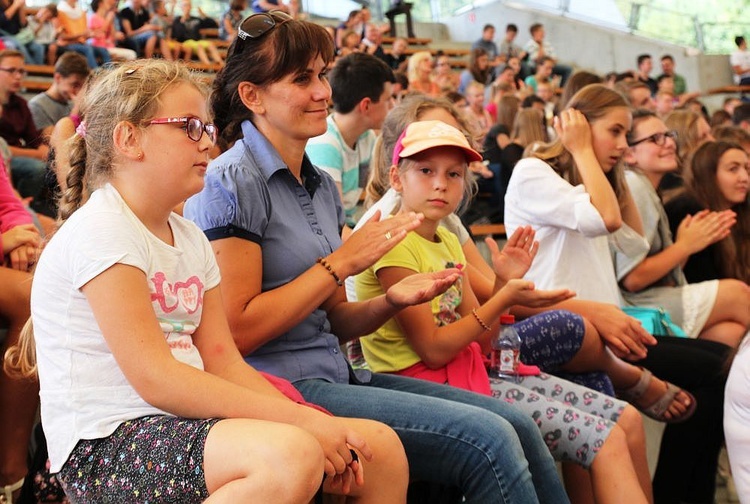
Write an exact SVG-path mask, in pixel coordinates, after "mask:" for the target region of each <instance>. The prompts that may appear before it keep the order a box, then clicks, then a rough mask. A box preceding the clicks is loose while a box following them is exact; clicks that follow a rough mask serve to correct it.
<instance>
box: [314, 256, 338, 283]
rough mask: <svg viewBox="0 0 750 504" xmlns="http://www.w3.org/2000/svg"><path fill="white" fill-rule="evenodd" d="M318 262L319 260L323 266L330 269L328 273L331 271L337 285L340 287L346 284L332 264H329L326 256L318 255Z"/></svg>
mask: <svg viewBox="0 0 750 504" xmlns="http://www.w3.org/2000/svg"><path fill="white" fill-rule="evenodd" d="M317 262H318V264H320V265H321V266H323V267H324V268H325V269H327V270H328V273H330V274H331V276H332V277H333V279H334V280H336V285H338V286H339V287H341V286H342V285H344V281H343V280H341V278H340V277H339V276H338V275H337V274H336V272H335V271H333V268H332V267H331V265H330V264H328V261H326V260H325V258H323V257H318V261H317Z"/></svg>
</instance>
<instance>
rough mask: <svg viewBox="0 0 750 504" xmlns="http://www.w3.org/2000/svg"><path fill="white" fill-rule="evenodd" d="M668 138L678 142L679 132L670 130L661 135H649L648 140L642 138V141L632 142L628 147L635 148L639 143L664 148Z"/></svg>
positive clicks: (660, 133)
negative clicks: (653, 144)
mask: <svg viewBox="0 0 750 504" xmlns="http://www.w3.org/2000/svg"><path fill="white" fill-rule="evenodd" d="M667 138H671V139H672V140H674V141H675V142H677V132H676V131H675V130H669V131H662V132H659V133H654V134H653V135H649V136H647V137H646V138H641V139H640V140H635V141H633V142H630V143H628V146H630V147H635V146H636V145H638V144H639V143H643V142H652V143H655V144H656V145H658V146H659V147H663V146H664V144H665V143H666V141H667Z"/></svg>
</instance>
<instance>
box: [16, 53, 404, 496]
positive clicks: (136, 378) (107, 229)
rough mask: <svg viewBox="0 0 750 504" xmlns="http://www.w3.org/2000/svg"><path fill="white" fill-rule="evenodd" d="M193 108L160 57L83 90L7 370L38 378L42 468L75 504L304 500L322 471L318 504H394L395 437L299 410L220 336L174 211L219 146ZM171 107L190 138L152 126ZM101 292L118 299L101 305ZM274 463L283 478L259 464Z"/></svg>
mask: <svg viewBox="0 0 750 504" xmlns="http://www.w3.org/2000/svg"><path fill="white" fill-rule="evenodd" d="M206 98H207V96H206V93H205V91H204V88H203V86H202V84H201V82H200V80H199V79H198V78H197V77H195V76H193V75H191V74H190V73H189V72H188V71H187V70H186V69H185V68H184V67H181V66H176V65H175V64H173V63H169V62H164V61H158V60H144V61H139V62H137V63H135V64H130V65H129V64H125V65H123V66H122V67H119V68H117V69H116V70H113V71H112V72H110V73H108V74H107V75H104V76H102V77H101V78H100V79H99V80H98V81H97V82H96V84H95V85H94V87H93V88H92V89H91V90H89V92H88V94H87V95H86V100H87V101H88V102H89V103H88V104H87V106H86V110H87V111H88V113H87V115H86V122H87V131H86V134H85V135H79V136H77V137H76V143H77V145H76V148H75V149H73V151H72V152H73V155H72V159H71V165H72V166H74V167H75V168H74V170H75V171H76V172H84V173H76V174H77V175H78V176H77V177H76V181H77V182H76V184H75V185H71V186H70V187H68V190H67V191H66V194H65V196H64V197H63V202H62V205H61V214H60V218H61V220H62V221H64V224H63V225H62V226H61V228H60V229H59V230H58V231H57V232H56V233H55V235H54V237H53V238H52V239H51V240H50V242H49V243H48V244H47V246H46V247H45V250H44V253H43V254H42V257H41V262H40V265H39V267H38V268H37V270H36V272H35V276H34V285H33V289H32V295H31V311H32V319H33V328H34V329H33V332H34V334H33V337H32V333H31V330H30V328H29V330H27V331H26V332H25V333H24V335H23V337H22V341H21V345H20V360H16V365H17V366H18V367H19V368H20V370H21V371H23V372H25V373H26V374H33V373H34V371H35V370H36V367H37V366H38V373H39V381H40V384H41V394H40V395H41V397H42V398H43V402H42V422H43V424H44V426H45V435H46V439H47V444H48V447H49V454H50V465H51V467H50V470H51V471H52V473H56V474H57V478H58V479H59V480H60V481H61V482H62V484H63V486H64V488H65V491H66V493H67V495H68V496H69V498H70V499H71V500H72V501H76V502H110V501H111V502H128V501H131V500H132V499H133V497H134V496H137V495H141V496H152V495H155V496H157V497H158V495H165V496H166V495H169V499H171V500H178V501H179V502H185V503H198V502H203V501H205V500H206V499H208V498H209V496H210V497H212V498H214V499H220V500H221V499H224V498H226V499H228V500H230V501H237V502H239V501H246V500H253V501H259V502H271V501H285V502H309V501H310V500H311V499H312V498H313V497H314V495H315V494H316V492H317V491H318V488H319V487H320V486H321V483H320V482H321V473H325V474H326V476H327V478H326V481H325V482H324V483H323V484H322V491H324V492H326V493H330V492H333V493H338V494H342V493H343V494H346V493H349V492H351V495H352V496H359V497H360V498H361V499H362V500H363V501H365V502H367V501H370V502H374V501H375V500H377V498H378V497H373V496H374V495H379V496H381V497H382V495H383V492H386V494H387V500H389V501H394V502H405V494H406V483H407V475H406V460H405V457H404V455H403V451H402V450H401V448H400V445H399V442H398V439H397V437H396V436H395V435H394V433H393V432H392V431H390V430H389V429H387V428H386V427H385V426H384V425H382V424H375V423H373V422H363V421H359V420H347V419H342V418H333V417H332V416H330V415H329V414H327V412H325V411H321V410H320V409H319V408H316V407H314V406H313V405H310V404H305V403H304V401H303V400H302V399H301V397H300V396H299V394H298V393H296V392H295V391H294V390H293V388H292V387H291V385H290V384H289V383H284V382H283V380H279V379H277V378H274V377H268V378H266V377H264V376H263V375H262V374H259V373H257V372H256V371H255V370H254V369H252V368H251V367H250V366H248V365H247V364H246V363H245V362H243V360H242V357H241V356H240V354H239V352H238V351H237V348H236V347H235V345H234V343H233V341H232V337H231V333H230V331H229V327H228V325H227V322H226V319H225V318H224V314H223V312H222V302H221V298H220V291H219V289H220V286H219V273H218V268H217V267H216V262H215V259H214V257H213V255H212V252H211V249H210V245H209V244H208V241H207V240H206V239H205V237H203V236H202V234H201V233H200V231H199V230H198V229H197V228H196V227H195V226H193V225H192V224H191V223H189V222H187V221H185V220H184V219H182V218H181V217H179V216H178V215H176V214H174V213H173V212H172V209H173V208H174V207H175V206H176V205H177V204H178V203H179V202H181V201H183V200H184V199H185V198H186V197H187V196H189V195H190V194H191V193H194V192H196V191H198V190H200V188H201V187H202V186H203V175H204V173H203V172H204V170H205V165H206V162H207V160H208V152H209V150H210V148H211V146H212V145H213V143H214V142H215V140H216V134H217V130H216V127H215V126H214V125H213V124H211V123H206V124H204V123H203V122H201V121H208V117H209V115H208V111H207V100H206ZM144 104H145V106H144ZM185 113H188V114H189V115H190V120H191V121H192V120H193V119H195V120H196V121H199V122H198V123H197V124H196V126H198V128H197V131H196V130H195V129H194V128H192V126H189V127H188V128H187V129H181V128H174V127H172V125H171V124H170V125H169V126H164V125H165V124H167V122H166V121H167V120H168V119H171V118H173V117H174V116H176V115H180V114H185ZM182 120H183V121H184V120H186V119H185V118H182ZM149 121H150V123H149ZM141 124H147V125H150V126H152V127H146V128H141V127H139V126H136V125H141ZM136 130H138V131H137V133H136ZM170 149H171V150H170ZM180 165H182V166H180ZM175 169H178V170H179V173H180V175H178V176H176V177H174V178H173V179H172V180H170V177H169V174H172V175H174V174H175ZM88 170H93V171H94V173H90V174H86V173H85V172H86V171H88ZM84 177H85V180H86V188H85V189H84V187H83V184H84V182H83V181H84ZM88 191H92V193H91V195H90V197H88V198H87V197H86V196H85V193H86V192H88ZM157 202H158V203H157ZM114 230H116V232H114ZM113 232H114V234H113ZM115 235H116V237H115ZM144 245H145V246H144ZM185 282H187V283H185ZM181 284H182V285H191V284H192V286H193V287H194V292H193V295H181V294H180V293H179V289H180V287H179V286H180V285H181ZM112 292H122V293H123V295H122V296H118V299H117V302H114V303H113V298H112V297H111V295H110V294H111V293H112ZM52 293H54V295H53V294H52ZM173 301H174V303H173ZM127 319H129V322H128V323H126V322H125V320H127ZM133 331H135V333H137V334H138V335H139V336H138V337H139V342H140V344H139V349H138V351H137V352H134V351H132V345H131V343H132V341H131V337H132V334H133ZM63 334H64V335H67V336H66V337H65V338H62V337H60V335H63ZM34 340H35V341H34ZM35 343H36V352H34V348H33V345H34V344H35ZM81 359H84V360H86V365H85V366H77V365H76V362H80V361H81ZM11 362H13V359H11ZM144 363H146V364H147V365H146V366H143V364H144ZM150 375H153V376H150ZM170 377H171V378H174V379H173V380H171V379H168V378H170ZM165 378H167V379H165ZM196 390H201V391H203V392H202V393H199V394H196ZM79 396H80V397H79ZM71 397H79V399H78V400H76V401H71V400H70V398H71ZM290 399H291V400H290ZM380 443H383V444H382V446H379V445H380ZM354 450H356V451H354ZM378 452H380V453H379V455H380V456H379V457H378ZM300 455H301V456H300ZM295 457H299V458H300V460H293V459H294V458H295ZM373 457H376V458H373ZM92 460H95V462H94V463H92ZM146 462H149V464H147V463H146ZM279 464H282V465H284V467H285V471H284V474H283V475H280V474H279V472H278V471H277V470H275V469H270V470H269V468H272V467H278V465H279ZM365 465H366V466H367V467H368V473H367V484H365V482H364V475H363V472H362V469H363V466H365ZM157 473H158V474H157ZM128 474H131V475H130V476H127V475H128ZM164 474H169V477H163V476H164ZM287 478H291V481H284V480H285V479H287ZM378 480H380V482H378ZM97 481H107V482H112V484H106V485H101V484H96V482H97Z"/></svg>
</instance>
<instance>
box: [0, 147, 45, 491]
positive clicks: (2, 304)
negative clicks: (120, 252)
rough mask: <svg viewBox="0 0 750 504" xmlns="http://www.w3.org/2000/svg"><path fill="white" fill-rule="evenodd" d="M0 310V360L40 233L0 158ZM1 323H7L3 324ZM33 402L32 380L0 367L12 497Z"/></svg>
mask: <svg viewBox="0 0 750 504" xmlns="http://www.w3.org/2000/svg"><path fill="white" fill-rule="evenodd" d="M0 241H1V242H2V247H1V248H0V282H2V286H3V287H2V289H0V316H2V319H3V328H5V329H7V334H6V335H5V338H4V339H3V338H0V360H1V359H2V356H4V355H5V352H6V350H8V349H9V348H12V347H14V346H15V345H16V344H17V343H18V340H19V335H20V333H21V328H22V327H23V326H24V324H25V323H26V321H27V320H28V318H29V295H30V293H31V273H29V271H30V270H31V269H32V267H33V266H34V264H35V263H36V259H37V254H38V251H39V247H40V246H41V243H42V238H41V236H40V235H39V232H38V231H37V229H36V228H35V227H34V224H33V223H32V218H31V215H30V214H29V212H28V211H27V210H26V208H24V205H23V203H22V202H21V200H19V199H18V197H17V196H16V195H15V193H14V191H13V187H12V186H11V184H10V180H9V179H8V172H7V169H6V167H5V164H4V163H2V162H1V161H0ZM6 324H7V325H6ZM38 405H39V384H38V382H37V381H36V380H33V379H25V378H23V377H19V376H16V375H15V374H13V373H12V372H11V370H10V369H8V368H7V367H6V366H2V368H0V444H2V446H3V449H2V450H0V498H4V500H5V502H15V501H16V500H17V499H18V498H19V496H20V492H21V486H22V485H23V482H24V477H25V476H26V472H27V470H28V469H27V458H28V452H29V440H30V439H31V431H32V428H33V425H34V422H35V419H36V412H37V407H38Z"/></svg>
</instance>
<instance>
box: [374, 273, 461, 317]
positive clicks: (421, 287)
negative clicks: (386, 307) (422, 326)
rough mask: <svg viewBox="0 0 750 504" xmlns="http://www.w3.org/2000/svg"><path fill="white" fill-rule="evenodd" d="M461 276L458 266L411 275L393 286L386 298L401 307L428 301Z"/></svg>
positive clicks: (445, 289)
mask: <svg viewBox="0 0 750 504" xmlns="http://www.w3.org/2000/svg"><path fill="white" fill-rule="evenodd" d="M460 277H461V271H460V270H459V269H457V268H448V269H444V270H442V271H435V272H432V273H417V274H414V275H409V276H408V277H406V278H404V279H403V280H400V281H399V282H398V283H396V284H395V285H393V286H391V288H390V289H388V291H387V292H386V293H385V299H386V301H388V303H390V304H391V305H392V306H395V307H396V308H399V309H400V308H406V307H407V306H413V305H418V304H422V303H426V302H427V301H430V300H431V299H432V298H434V297H435V296H439V295H440V294H442V293H444V292H445V291H447V290H448V289H449V288H450V286H451V285H453V284H454V283H456V281H457V280H458V279H459V278H460Z"/></svg>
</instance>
